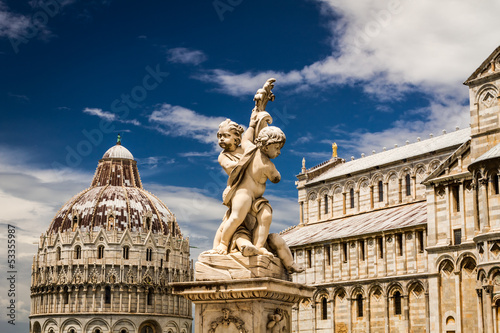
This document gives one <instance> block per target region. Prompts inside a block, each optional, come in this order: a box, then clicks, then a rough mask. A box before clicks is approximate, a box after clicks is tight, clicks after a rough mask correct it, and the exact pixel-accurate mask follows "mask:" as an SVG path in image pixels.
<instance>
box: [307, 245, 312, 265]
mask: <svg viewBox="0 0 500 333" xmlns="http://www.w3.org/2000/svg"><path fill="white" fill-rule="evenodd" d="M306 252H307V267H309V268H311V267H312V253H311V249H307V250H306Z"/></svg>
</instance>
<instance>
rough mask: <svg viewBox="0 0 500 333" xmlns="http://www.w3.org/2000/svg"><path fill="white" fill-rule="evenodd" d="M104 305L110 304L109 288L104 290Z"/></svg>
mask: <svg viewBox="0 0 500 333" xmlns="http://www.w3.org/2000/svg"><path fill="white" fill-rule="evenodd" d="M104 304H111V287H110V286H106V288H104Z"/></svg>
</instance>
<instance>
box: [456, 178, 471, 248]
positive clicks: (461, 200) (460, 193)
mask: <svg viewBox="0 0 500 333" xmlns="http://www.w3.org/2000/svg"><path fill="white" fill-rule="evenodd" d="M458 201H459V204H460V218H461V220H462V225H463V226H464V233H463V235H462V240H463V241H466V240H467V239H468V238H469V237H468V235H467V219H466V218H465V216H466V215H467V207H466V205H465V188H464V182H460V185H459V188H458Z"/></svg>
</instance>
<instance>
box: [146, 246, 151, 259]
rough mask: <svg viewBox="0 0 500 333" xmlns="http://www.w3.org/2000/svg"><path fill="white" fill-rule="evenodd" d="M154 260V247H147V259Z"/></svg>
mask: <svg viewBox="0 0 500 333" xmlns="http://www.w3.org/2000/svg"><path fill="white" fill-rule="evenodd" d="M151 260H153V249H146V261H151Z"/></svg>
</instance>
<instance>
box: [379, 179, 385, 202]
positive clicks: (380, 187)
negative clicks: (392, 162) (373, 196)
mask: <svg viewBox="0 0 500 333" xmlns="http://www.w3.org/2000/svg"><path fill="white" fill-rule="evenodd" d="M382 201H384V183H382V181H381V180H380V181H379V182H378V202H382Z"/></svg>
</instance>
